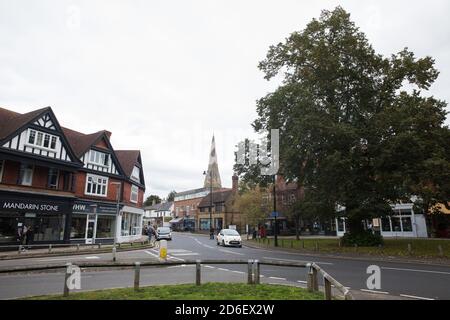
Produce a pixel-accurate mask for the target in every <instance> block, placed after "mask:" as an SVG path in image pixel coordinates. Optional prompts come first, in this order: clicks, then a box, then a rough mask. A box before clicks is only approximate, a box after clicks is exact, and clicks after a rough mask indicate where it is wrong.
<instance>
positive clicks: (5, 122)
mask: <svg viewBox="0 0 450 320" xmlns="http://www.w3.org/2000/svg"><path fill="white" fill-rule="evenodd" d="M49 109H50V107H46V108H42V109H38V110H34V111H31V112H28V113H23V114H22V113H17V112H14V111H10V110H7V109H4V108H0V140H1V139H4V138H6V137H7V136H8V135H10V134H11V133H13V132H14V131H16V130H17V129H19V128H20V127H22V126H23V125H25V124H27V123H28V122H30V121H31V120H33V119H34V118H36V117H37V116H39V115H40V114H41V113H43V112H44V111H46V110H49Z"/></svg>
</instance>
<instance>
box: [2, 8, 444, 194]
mask: <svg viewBox="0 0 450 320" xmlns="http://www.w3.org/2000/svg"><path fill="white" fill-rule="evenodd" d="M337 5H341V6H343V7H344V9H346V10H347V11H348V12H350V13H351V17H352V19H353V21H355V22H356V24H357V25H358V26H359V27H360V28H361V30H362V31H363V32H365V33H366V35H367V37H368V38H369V40H370V42H371V43H372V44H373V46H374V48H375V49H376V50H377V51H378V52H379V53H382V54H385V55H389V54H391V53H396V52H398V51H400V50H402V48H403V47H409V49H410V50H412V51H414V52H415V53H416V55H417V56H425V55H431V56H432V57H434V58H435V59H436V67H437V68H438V69H439V70H440V72H441V74H440V77H439V79H438V80H437V81H436V83H435V84H434V86H433V87H432V89H431V90H430V94H432V95H434V96H436V97H438V98H440V99H443V100H446V101H450V90H449V88H450V46H449V44H450V19H449V13H450V1H448V0H428V1H411V0H409V1H397V0H388V1H380V0H376V1H370V0H365V1H361V0H354V1H352V0H348V1H325V0H322V1H312V0H311V1H300V0H292V1H284V0H277V1H275V0H273V1H262V0H255V1H237V0H235V1H233V0H226V1H213V0H204V1H188V0H180V1H111V0H107V1H106V0H105V1H95V0H90V1H62V0H54V1H43V0H40V1H25V0H21V1H17V0H0V106H2V107H5V108H9V109H12V110H14V111H17V112H21V113H23V112H28V111H31V110H34V109H37V108H42V107H46V106H51V107H52V108H53V110H54V111H55V113H56V116H57V117H58V119H59V121H60V123H61V125H63V126H67V127H69V128H72V129H74V130H77V131H81V132H84V133H92V132H96V131H99V130H102V129H107V130H109V131H111V132H112V137H111V140H112V144H113V146H114V147H115V148H116V149H140V150H141V151H142V159H143V163H144V170H145V178H146V184H147V191H146V194H147V195H149V194H158V195H160V196H161V197H165V196H166V195H167V194H168V192H169V191H170V190H176V191H183V190H187V189H192V188H198V187H202V186H203V175H202V173H203V171H204V170H206V169H207V165H208V155H209V148H210V142H211V137H212V134H213V132H214V134H215V137H216V146H217V154H218V161H219V169H220V173H221V178H222V184H223V185H224V186H226V187H229V186H230V185H231V175H232V167H233V160H234V156H233V152H234V151H235V147H234V146H235V145H236V143H237V142H238V141H240V140H243V139H244V138H245V137H246V136H251V135H252V129H251V127H250V123H251V122H252V121H253V120H254V119H255V117H256V112H255V101H256V100H257V99H258V98H260V97H262V96H264V95H265V94H266V93H268V92H269V91H272V90H273V89H274V88H275V86H276V83H270V82H267V81H266V80H264V79H263V73H262V72H260V71H259V70H258V68H257V64H258V62H259V61H260V60H262V59H263V58H264V57H265V54H266V52H267V49H268V47H269V46H270V45H272V44H276V43H278V42H280V41H283V40H284V39H285V38H286V37H288V36H289V34H290V33H292V32H293V31H300V30H302V29H304V27H305V25H306V24H307V23H308V22H309V21H310V20H311V19H312V18H313V17H318V16H319V15H320V11H321V10H322V9H330V10H332V9H333V8H334V7H336V6H337ZM448 123H449V121H448V119H447V124H448Z"/></svg>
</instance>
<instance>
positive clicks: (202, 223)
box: [200, 219, 210, 230]
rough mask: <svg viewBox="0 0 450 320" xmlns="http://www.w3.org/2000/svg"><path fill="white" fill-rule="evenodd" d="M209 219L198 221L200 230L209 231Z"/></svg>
mask: <svg viewBox="0 0 450 320" xmlns="http://www.w3.org/2000/svg"><path fill="white" fill-rule="evenodd" d="M209 226H210V223H209V219H200V230H209Z"/></svg>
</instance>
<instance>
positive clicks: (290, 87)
mask: <svg viewBox="0 0 450 320" xmlns="http://www.w3.org/2000/svg"><path fill="white" fill-rule="evenodd" d="M259 68H260V69H261V70H262V71H263V72H264V73H265V78H266V79H267V80H271V79H273V78H274V77H275V76H279V77H282V83H281V85H280V86H279V87H278V89H276V90H275V91H274V92H272V93H269V94H268V95H266V96H265V97H263V98H261V99H260V100H259V101H258V102H257V113H258V118H257V119H256V120H255V121H254V123H253V126H254V129H255V130H256V131H257V132H260V131H261V130H269V129H271V128H279V129H280V165H281V171H282V172H283V174H284V176H285V177H286V178H287V179H290V180H296V181H297V182H298V183H299V184H300V185H302V186H305V187H306V188H311V189H314V190H315V193H316V194H317V195H319V196H320V197H321V198H323V199H326V201H327V203H330V202H332V203H335V204H336V205H342V206H345V208H346V215H347V216H348V218H349V229H350V233H354V234H358V233H359V232H362V224H361V220H362V219H366V218H370V217H374V216H383V215H385V214H389V213H390V212H391V210H390V206H389V205H390V204H391V203H393V202H395V201H398V200H400V199H408V198H410V197H411V196H412V195H417V196H419V197H420V198H422V199H423V200H425V201H422V208H424V209H426V207H427V206H429V204H430V203H431V202H434V203H436V202H441V201H443V202H445V203H446V201H447V200H448V199H449V194H450V192H449V183H448V181H450V179H449V174H450V171H449V159H448V150H446V148H448V145H449V144H448V143H449V140H448V137H449V133H448V132H449V129H448V127H445V126H444V121H445V117H446V112H445V107H446V103H445V102H444V101H441V100H438V99H436V98H434V97H426V96H425V95H424V94H423V93H424V91H427V90H428V89H429V88H430V86H431V85H432V84H433V82H434V81H435V80H436V78H437V77H438V74H439V72H438V71H437V70H436V69H435V68H434V60H433V59H432V58H431V57H424V58H416V57H415V55H414V53H413V52H411V51H409V50H408V49H407V48H405V49H403V50H402V51H400V52H399V53H396V54H392V55H391V56H389V57H384V56H382V55H380V54H377V53H376V52H375V50H374V49H373V47H372V46H371V45H370V43H369V41H368V40H367V38H366V36H365V35H364V33H362V32H361V31H360V30H359V29H358V27H356V26H355V24H354V23H353V22H352V21H351V20H350V15H349V14H348V13H347V12H346V11H345V10H344V9H343V8H341V7H337V8H336V9H334V10H333V11H323V12H322V14H321V16H320V18H319V19H313V20H312V21H311V22H310V23H309V24H308V25H307V26H306V28H305V29H304V30H303V31H300V32H294V33H292V34H291V35H290V36H289V37H288V38H287V39H286V40H285V41H284V42H282V43H279V44H277V45H274V46H271V47H270V49H269V51H268V53H267V56H266V58H265V59H264V60H263V61H261V62H260V64H259ZM424 202H427V203H424Z"/></svg>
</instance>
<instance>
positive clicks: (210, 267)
mask: <svg viewBox="0 0 450 320" xmlns="http://www.w3.org/2000/svg"><path fill="white" fill-rule="evenodd" d="M204 267H205V268H208V269H215V268H216V267H213V266H204Z"/></svg>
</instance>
